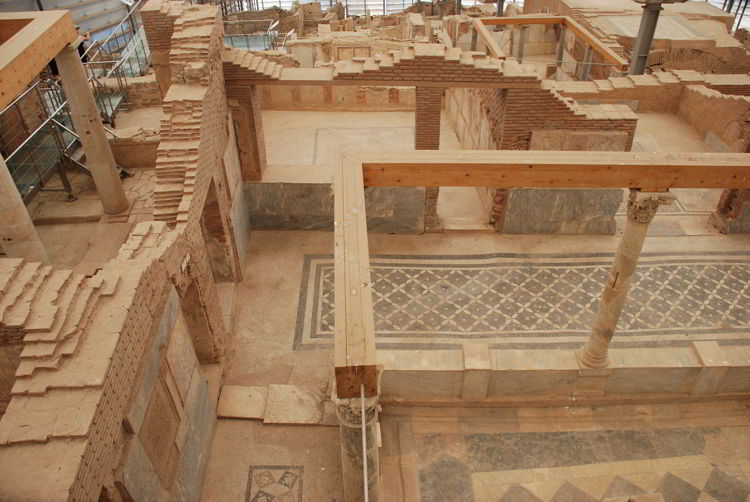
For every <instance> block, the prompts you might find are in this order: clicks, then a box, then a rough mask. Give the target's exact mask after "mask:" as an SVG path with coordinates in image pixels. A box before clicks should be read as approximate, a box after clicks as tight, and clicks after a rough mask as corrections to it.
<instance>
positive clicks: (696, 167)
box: [334, 150, 750, 398]
mask: <svg viewBox="0 0 750 502" xmlns="http://www.w3.org/2000/svg"><path fill="white" fill-rule="evenodd" d="M365 186H416V187H423V186H474V187H476V186H488V187H500V188H517V187H526V188H640V189H642V190H644V191H650V192H660V191H666V190H669V189H670V188H750V155H748V154H744V153H640V152H639V153H633V152H574V151H564V152H562V151H560V152H558V151H554V152H553V151H531V150H494V151H466V150H464V151H439V152H434V151H417V152H405V153H386V154H363V155H358V156H354V155H351V154H344V155H343V156H342V158H341V163H340V164H339V167H338V169H337V170H336V172H335V180H334V198H335V199H334V200H335V202H334V217H335V222H334V247H335V260H334V276H335V291H336V298H335V329H334V333H335V350H334V359H335V367H336V369H335V373H336V388H337V395H338V397H342V398H343V397H348V398H353V397H358V396H359V392H360V386H361V385H364V386H365V396H368V397H371V396H376V395H377V393H378V388H377V387H378V386H377V359H376V349H375V328H374V319H373V311H372V284H371V280H370V258H369V252H368V245H367V215H366V212H365V193H364V187H365Z"/></svg>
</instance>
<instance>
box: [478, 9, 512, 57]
mask: <svg viewBox="0 0 750 502" xmlns="http://www.w3.org/2000/svg"><path fill="white" fill-rule="evenodd" d="M472 23H474V29H475V30H476V32H477V33H478V34H479V37H480V38H481V39H482V43H483V44H484V46H485V47H486V48H487V52H488V53H489V55H490V56H492V57H493V58H497V59H505V53H504V52H503V50H502V49H501V48H500V46H499V45H498V43H497V40H495V37H493V36H492V33H490V30H488V29H487V26H486V25H485V24H484V23H483V22H482V20H481V19H479V18H472Z"/></svg>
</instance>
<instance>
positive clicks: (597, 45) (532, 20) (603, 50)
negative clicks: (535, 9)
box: [481, 16, 628, 71]
mask: <svg viewBox="0 0 750 502" xmlns="http://www.w3.org/2000/svg"><path fill="white" fill-rule="evenodd" d="M481 22H482V24H484V25H486V26H495V25H507V26H513V25H529V24H542V25H552V24H562V25H563V26H565V27H566V28H567V29H569V30H571V31H572V32H573V33H575V35H576V36H577V37H578V38H580V39H581V40H582V41H584V42H585V43H586V44H588V45H589V46H591V48H592V49H594V52H596V53H597V54H599V55H600V56H601V57H602V58H604V60H605V61H608V62H610V63H612V64H613V65H614V66H615V67H617V69H618V70H623V71H624V70H626V69H627V68H628V61H626V60H625V59H623V58H622V56H620V55H619V54H617V53H616V52H615V51H613V50H612V49H610V48H609V47H608V46H606V45H604V44H603V43H602V41H601V40H599V39H598V38H596V37H595V36H594V35H592V34H591V32H589V30H587V29H586V28H584V27H583V26H581V25H580V24H578V22H577V21H575V20H574V19H573V18H571V17H567V16H513V17H484V18H481Z"/></svg>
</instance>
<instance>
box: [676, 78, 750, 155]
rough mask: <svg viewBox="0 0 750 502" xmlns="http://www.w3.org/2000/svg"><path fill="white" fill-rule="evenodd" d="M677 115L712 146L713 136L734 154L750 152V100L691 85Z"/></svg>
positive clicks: (686, 89) (684, 95) (683, 96)
mask: <svg viewBox="0 0 750 502" xmlns="http://www.w3.org/2000/svg"><path fill="white" fill-rule="evenodd" d="M677 115H678V116H679V117H680V118H682V119H683V120H684V121H685V122H687V123H688V124H690V125H691V126H692V127H693V128H695V130H696V131H698V133H699V134H700V135H701V136H703V137H705V138H706V139H707V142H708V143H709V144H710V142H711V139H710V138H709V136H710V135H713V136H714V137H715V138H718V139H719V140H720V141H721V142H722V143H723V144H724V145H726V149H727V150H728V151H730V152H746V151H747V149H748V145H750V97H747V96H730V95H726V94H722V93H720V92H719V91H715V90H713V89H709V88H707V87H705V86H703V85H689V86H686V87H685V92H684V93H683V95H682V100H681V101H680V107H679V109H678V110H677ZM715 149H716V148H715Z"/></svg>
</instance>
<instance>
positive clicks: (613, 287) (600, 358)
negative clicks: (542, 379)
mask: <svg viewBox="0 0 750 502" xmlns="http://www.w3.org/2000/svg"><path fill="white" fill-rule="evenodd" d="M674 200H675V196H674V195H672V194H671V193H668V192H663V193H662V192H660V193H641V192H640V190H636V189H631V190H630V197H629V199H628V216H627V221H626V223H625V230H624V232H623V234H622V238H621V239H620V244H619V246H618V247H617V252H616V254H615V261H614V263H613V264H612V268H611V269H610V271H609V278H608V280H607V285H606V286H605V287H604V291H602V296H601V299H600V300H599V309H598V310H597V312H596V318H595V319H594V327H593V329H592V330H591V335H590V336H589V339H588V342H586V346H585V347H584V349H583V351H582V352H581V353H580V360H581V362H582V363H583V364H585V365H586V366H589V367H592V368H602V367H604V366H606V365H607V363H608V362H609V360H608V357H607V353H608V351H609V344H610V342H611V341H612V336H613V335H614V334H615V328H616V326H617V320H618V319H619V318H620V313H622V308H623V306H624V305H625V299H626V298H627V295H628V290H629V289H630V282H631V280H632V278H633V275H634V274H635V269H636V266H637V265H638V259H639V258H640V256H641V250H642V249H643V242H644V241H645V239H646V233H647V232H648V226H649V224H650V223H651V221H652V220H653V219H654V216H655V215H656V211H657V209H658V208H659V206H661V205H665V204H671V203H672V202H673V201H674Z"/></svg>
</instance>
